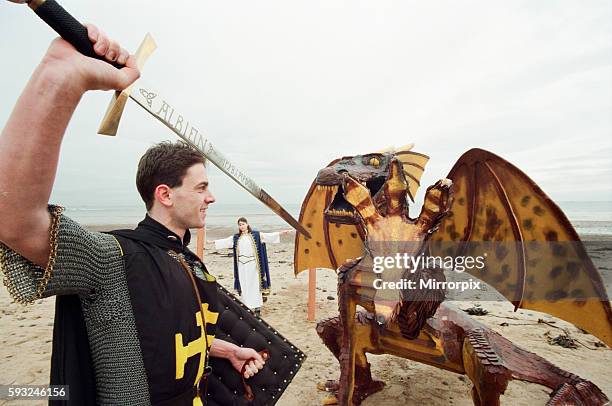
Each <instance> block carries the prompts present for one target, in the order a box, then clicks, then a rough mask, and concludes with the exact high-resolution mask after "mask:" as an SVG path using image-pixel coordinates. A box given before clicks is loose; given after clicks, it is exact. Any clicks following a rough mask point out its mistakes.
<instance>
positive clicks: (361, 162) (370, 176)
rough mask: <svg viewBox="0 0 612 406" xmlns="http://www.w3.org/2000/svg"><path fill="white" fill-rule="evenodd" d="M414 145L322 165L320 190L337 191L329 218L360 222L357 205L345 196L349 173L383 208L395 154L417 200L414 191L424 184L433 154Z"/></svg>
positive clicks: (328, 209) (412, 197)
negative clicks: (415, 147) (418, 151)
mask: <svg viewBox="0 0 612 406" xmlns="http://www.w3.org/2000/svg"><path fill="white" fill-rule="evenodd" d="M412 147H413V145H412V144H411V145H407V146H405V147H402V148H398V149H397V150H395V149H390V150H387V151H381V152H375V153H369V154H364V155H356V156H348V157H342V158H340V159H338V160H335V161H333V162H332V163H331V164H330V165H329V166H327V167H325V168H323V169H321V170H320V171H319V173H318V174H317V177H316V179H315V182H314V183H315V185H316V187H317V188H318V189H319V190H327V191H331V192H332V194H333V198H332V199H331V201H330V203H329V205H328V206H327V207H326V208H325V211H324V213H323V214H324V215H325V216H326V218H327V220H328V221H329V222H332V223H339V224H358V223H359V219H358V218H357V215H356V213H355V209H354V208H353V206H352V205H351V204H349V203H348V202H347V201H346V200H345V198H344V189H343V186H342V184H343V180H344V177H345V176H346V175H350V176H351V177H352V178H353V179H355V180H357V181H359V182H360V183H361V184H362V185H364V186H366V187H367V188H368V190H369V191H370V195H371V196H372V197H373V199H374V203H375V204H376V206H377V207H378V208H382V207H383V206H384V205H383V203H384V196H383V193H379V192H380V191H381V189H382V186H383V184H384V183H385V180H386V179H387V176H388V175H389V170H390V165H391V162H392V161H393V159H394V158H395V159H398V160H399V161H400V162H401V163H402V164H403V169H404V173H403V174H404V179H405V181H406V183H407V192H408V196H409V197H410V199H411V200H412V201H414V193H415V192H416V190H417V188H418V187H419V185H420V184H419V179H420V177H421V175H422V173H423V170H424V168H425V164H426V163H427V160H428V159H429V158H428V157H427V156H426V155H423V154H419V153H416V152H412V151H411V149H412Z"/></svg>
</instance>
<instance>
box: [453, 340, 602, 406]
mask: <svg viewBox="0 0 612 406" xmlns="http://www.w3.org/2000/svg"><path fill="white" fill-rule="evenodd" d="M463 363H464V367H465V372H466V374H467V375H468V376H469V377H470V379H471V380H472V383H473V384H474V387H473V388H472V398H473V400H474V404H475V405H499V396H500V395H501V394H502V393H504V391H505V390H506V387H507V385H508V382H509V381H510V380H511V379H518V380H521V381H526V382H532V383H537V384H540V385H544V386H547V387H548V388H550V389H552V390H553V392H552V393H551V398H550V400H549V401H548V403H547V405H551V406H557V405H580V406H582V405H584V406H586V405H604V404H606V403H607V402H608V398H607V397H606V395H605V394H604V393H603V392H602V391H601V390H600V389H599V388H598V387H597V386H596V385H595V384H594V383H592V382H590V381H587V380H584V379H582V378H580V377H579V376H577V375H574V374H572V373H570V372H568V371H564V370H562V369H561V368H559V367H557V366H555V365H553V364H552V363H550V362H548V361H547V360H545V359H544V358H542V357H540V356H538V355H536V354H534V353H531V352H529V351H526V350H524V349H522V348H519V347H517V346H515V345H514V344H512V342H510V341H509V340H507V339H505V338H504V337H502V336H501V335H499V334H497V333H495V332H493V331H491V330H489V329H486V328H474V329H471V330H468V331H467V332H466V337H465V341H464V343H463Z"/></svg>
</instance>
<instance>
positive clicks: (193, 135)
mask: <svg viewBox="0 0 612 406" xmlns="http://www.w3.org/2000/svg"><path fill="white" fill-rule="evenodd" d="M130 98H131V99H132V100H134V101H135V102H136V103H137V104H138V105H140V107H142V108H143V109H145V110H146V111H147V112H149V113H150V114H151V115H152V116H153V117H155V118H156V119H158V120H159V121H161V122H162V123H163V124H164V125H165V126H166V127H168V128H169V129H170V130H171V131H172V132H173V133H175V134H176V135H178V136H179V138H181V139H182V140H183V141H185V142H187V143H189V144H190V145H192V146H193V147H195V148H196V149H197V150H198V151H200V152H201V153H202V155H204V156H205V157H206V158H207V159H208V160H209V161H210V162H212V163H213V164H214V165H215V166H216V167H217V168H219V169H220V170H221V171H222V172H223V173H225V174H226V175H227V176H229V177H230V178H232V179H233V180H234V181H235V182H236V183H238V184H239V185H240V186H242V187H243V188H244V189H245V190H246V191H247V192H249V193H250V194H251V195H253V196H254V197H255V198H256V199H257V200H259V201H260V202H262V203H263V204H265V205H266V206H268V207H269V208H270V209H271V210H272V211H273V212H274V213H276V214H278V215H279V216H280V217H281V218H282V219H283V220H285V221H286V222H287V223H288V224H290V225H291V226H292V227H293V228H295V229H296V230H297V231H299V232H300V233H302V234H303V235H304V236H306V237H308V238H310V233H309V232H308V231H307V230H306V229H305V228H304V226H302V225H301V224H300V223H299V222H298V221H297V220H296V219H295V218H293V216H292V215H291V214H289V212H287V210H285V209H284V208H283V207H282V206H281V205H280V204H279V203H278V202H277V201H276V200H274V198H272V196H270V195H269V194H268V193H267V192H266V191H265V190H263V189H262V188H261V187H259V186H258V185H257V184H256V183H255V182H254V181H253V180H252V179H251V178H249V177H248V176H247V175H246V174H245V173H244V172H242V170H240V169H239V168H238V167H237V166H236V165H234V164H233V163H231V162H230V160H229V159H227V158H226V157H225V156H224V155H223V154H222V153H221V151H219V150H218V149H217V148H216V147H214V146H213V144H212V143H211V142H210V140H209V139H207V138H206V136H205V134H204V133H203V132H201V131H200V130H199V129H198V127H196V126H195V124H194V123H192V122H191V121H189V120H188V119H187V118H186V117H185V116H183V115H182V114H180V113H179V112H178V111H176V109H175V108H174V107H173V106H172V105H171V104H169V103H168V102H167V101H166V100H164V99H163V98H162V97H160V96H159V94H158V93H157V92H156V91H154V90H153V89H152V88H150V87H149V86H147V85H146V84H144V83H143V82H142V81H140V80H139V81H138V82H136V83H135V84H134V85H133V87H132V90H131V92H130Z"/></svg>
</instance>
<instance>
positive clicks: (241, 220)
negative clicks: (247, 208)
mask: <svg viewBox="0 0 612 406" xmlns="http://www.w3.org/2000/svg"><path fill="white" fill-rule="evenodd" d="M240 222H243V223H246V224H247V230H249V233H252V232H253V230H252V229H251V225H250V224H249V222H248V220H247V219H246V218H245V217H240V218H239V219H238V221H236V224H239V223H240ZM238 231H240V230H238Z"/></svg>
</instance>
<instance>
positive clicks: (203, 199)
mask: <svg viewBox="0 0 612 406" xmlns="http://www.w3.org/2000/svg"><path fill="white" fill-rule="evenodd" d="M172 192H173V198H172V200H173V203H174V204H173V210H172V211H173V217H174V220H175V221H176V222H177V223H178V224H179V225H181V226H183V227H184V228H186V229H187V228H202V227H204V225H205V222H206V209H207V208H208V205H209V204H211V203H214V202H215V197H214V196H213V194H212V193H211V192H210V190H209V189H208V176H207V175H206V168H205V167H204V164H195V165H193V166H192V167H190V168H189V169H188V170H187V173H186V174H185V177H183V184H182V185H181V186H178V187H174V188H172Z"/></svg>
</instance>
